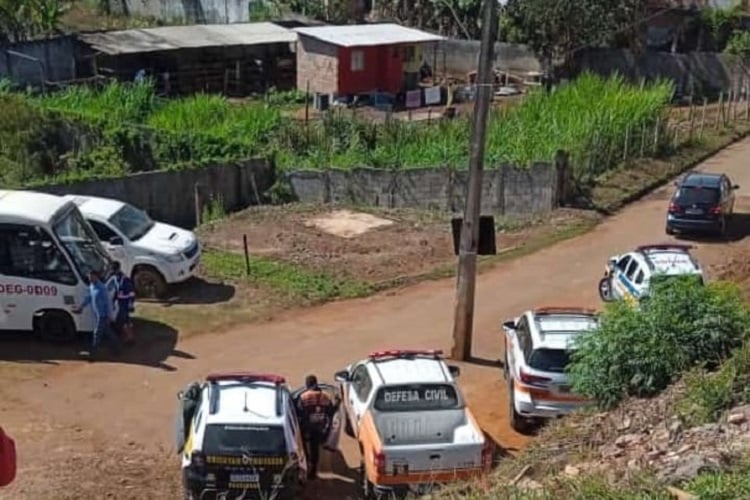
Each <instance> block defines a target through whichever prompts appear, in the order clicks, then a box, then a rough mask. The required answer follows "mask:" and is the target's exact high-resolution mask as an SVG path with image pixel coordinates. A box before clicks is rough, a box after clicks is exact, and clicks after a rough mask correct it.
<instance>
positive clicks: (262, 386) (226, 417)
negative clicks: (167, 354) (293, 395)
mask: <svg viewBox="0 0 750 500" xmlns="http://www.w3.org/2000/svg"><path fill="white" fill-rule="evenodd" d="M277 390H280V391H283V392H284V393H285V394H286V393H287V392H288V391H287V389H286V388H285V387H284V386H276V385H274V384H272V383H270V382H253V383H245V382H240V381H219V382H216V383H209V384H207V390H206V391H205V401H204V403H205V404H207V405H208V406H209V411H208V414H207V416H206V425H210V424H262V425H283V423H284V416H285V414H286V411H287V408H286V404H287V401H288V398H287V397H281V398H279V397H278V395H277ZM212 391H218V403H217V408H216V412H215V413H211V411H210V405H211V398H212V394H211V392H212ZM277 402H280V404H281V405H282V411H281V412H280V413H281V415H279V414H278V413H277V411H276V405H277Z"/></svg>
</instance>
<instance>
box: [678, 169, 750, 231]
mask: <svg viewBox="0 0 750 500" xmlns="http://www.w3.org/2000/svg"><path fill="white" fill-rule="evenodd" d="M675 184H676V186H677V190H676V191H675V193H674V194H673V195H672V199H671V200H670V203H669V211H668V212H667V229H666V230H667V234H674V233H675V232H679V233H711V234H716V235H720V236H724V235H726V232H727V223H728V222H729V220H731V218H732V213H733V211H734V198H735V196H734V192H735V190H736V189H738V188H739V186H737V185H733V184H732V183H731V182H730V181H729V177H727V176H726V175H724V174H707V173H703V172H691V173H689V174H688V175H686V176H685V177H683V178H682V180H681V181H678V182H677V183H675Z"/></svg>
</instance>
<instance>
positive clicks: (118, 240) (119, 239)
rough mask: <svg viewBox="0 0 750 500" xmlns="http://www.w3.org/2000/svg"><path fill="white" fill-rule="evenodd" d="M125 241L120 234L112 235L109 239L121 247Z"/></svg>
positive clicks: (111, 243) (111, 242)
mask: <svg viewBox="0 0 750 500" xmlns="http://www.w3.org/2000/svg"><path fill="white" fill-rule="evenodd" d="M124 243H125V242H124V241H122V238H120V237H119V236H112V237H111V238H110V239H109V244H110V245H112V246H115V247H121V246H122V245H123V244H124Z"/></svg>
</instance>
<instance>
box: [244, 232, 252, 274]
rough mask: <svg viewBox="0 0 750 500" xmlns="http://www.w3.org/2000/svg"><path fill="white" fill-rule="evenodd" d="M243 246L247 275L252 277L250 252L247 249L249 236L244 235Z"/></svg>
mask: <svg viewBox="0 0 750 500" xmlns="http://www.w3.org/2000/svg"><path fill="white" fill-rule="evenodd" d="M242 245H243V246H244V248H245V274H246V275H247V276H250V250H249V249H248V247H247V235H246V234H243V235H242Z"/></svg>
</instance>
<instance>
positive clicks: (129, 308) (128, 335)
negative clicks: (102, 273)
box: [112, 261, 135, 344]
mask: <svg viewBox="0 0 750 500" xmlns="http://www.w3.org/2000/svg"><path fill="white" fill-rule="evenodd" d="M112 277H113V278H114V280H115V284H116V287H117V288H116V290H117V292H116V296H115V303H116V304H117V313H116V315H115V328H116V329H117V331H118V332H119V333H120V335H122V338H123V340H124V341H125V343H126V344H133V343H135V334H134V333H133V321H132V320H131V319H130V314H131V313H132V312H133V311H134V310H135V287H134V286H133V281H132V280H131V279H130V278H129V277H128V276H126V275H125V273H123V272H122V267H121V266H120V263H119V262H117V261H114V262H112Z"/></svg>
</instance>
